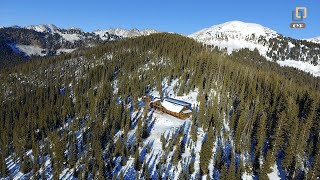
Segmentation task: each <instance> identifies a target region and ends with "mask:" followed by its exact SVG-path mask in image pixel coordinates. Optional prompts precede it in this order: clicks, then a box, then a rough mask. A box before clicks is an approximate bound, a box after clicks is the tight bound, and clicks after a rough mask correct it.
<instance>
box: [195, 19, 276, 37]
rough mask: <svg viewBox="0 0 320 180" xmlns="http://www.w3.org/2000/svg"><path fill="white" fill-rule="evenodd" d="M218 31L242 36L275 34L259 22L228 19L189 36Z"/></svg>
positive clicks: (216, 32) (210, 33)
mask: <svg viewBox="0 0 320 180" xmlns="http://www.w3.org/2000/svg"><path fill="white" fill-rule="evenodd" d="M218 33H224V34H238V35H242V36H247V35H252V34H254V35H255V36H275V35H276V34H277V33H276V32H275V31H273V30H271V29H269V28H267V27H264V26H262V25H260V24H256V23H247V22H242V21H229V22H225V23H222V24H218V25H214V26H211V27H209V28H205V29H203V30H200V31H198V32H196V33H194V34H191V35H190V37H198V36H203V35H205V34H207V35H209V36H210V35H212V34H218Z"/></svg>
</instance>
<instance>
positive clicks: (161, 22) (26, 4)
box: [0, 0, 320, 38]
mask: <svg viewBox="0 0 320 180" xmlns="http://www.w3.org/2000/svg"><path fill="white" fill-rule="evenodd" d="M296 6H305V7H307V8H308V17H307V19H305V20H304V21H305V23H306V24H307V28H306V29H290V27H289V24H290V22H291V13H292V11H293V10H294V9H295V7H296ZM232 20H240V21H244V22H254V23H258V24H261V25H264V26H266V27H269V28H271V29H273V30H275V31H277V32H279V33H281V34H283V35H285V36H290V37H295V38H310V37H316V36H320V1H319V0H255V1H253V0H233V1H230V0H222V1H214V0H184V1H181V0H171V1H170V0H149V1H147V0H143V1H142V0H110V1H109V0H101V1H98V0H91V1H83V0H78V1H74V0H54V1H43V0H41V1H40V0H28V1H26V0H1V6H0V26H12V25H20V26H26V25H32V24H55V25H57V26H58V27H63V28H68V27H79V28H81V29H83V30H85V31H92V30H96V29H107V28H110V27H121V28H135V27H136V28H138V29H144V28H154V29H158V30H160V31H170V32H177V33H181V34H190V33H192V32H195V31H198V30H200V29H203V28H206V27H210V26H212V25H216V24H219V23H224V22H226V21H232Z"/></svg>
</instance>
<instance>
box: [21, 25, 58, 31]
mask: <svg viewBox="0 0 320 180" xmlns="http://www.w3.org/2000/svg"><path fill="white" fill-rule="evenodd" d="M25 28H26V29H32V30H35V31H37V32H55V31H57V30H58V29H59V28H58V27H57V26H55V25H53V24H39V25H31V26H27V27H25Z"/></svg>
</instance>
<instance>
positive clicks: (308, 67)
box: [277, 60, 320, 77]
mask: <svg viewBox="0 0 320 180" xmlns="http://www.w3.org/2000/svg"><path fill="white" fill-rule="evenodd" d="M277 63H278V64H280V66H288V67H293V68H297V69H299V70H301V71H304V72H308V73H311V74H312V75H313V76H315V77H319V76H320V65H317V66H314V65H312V64H310V63H309V62H302V61H294V60H285V61H277Z"/></svg>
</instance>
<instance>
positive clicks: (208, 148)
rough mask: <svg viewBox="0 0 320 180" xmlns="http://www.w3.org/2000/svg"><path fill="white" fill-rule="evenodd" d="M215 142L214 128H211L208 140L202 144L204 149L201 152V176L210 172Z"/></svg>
mask: <svg viewBox="0 0 320 180" xmlns="http://www.w3.org/2000/svg"><path fill="white" fill-rule="evenodd" d="M213 141H214V132H213V128H212V127H211V126H210V127H209V131H208V136H207V140H206V141H205V142H204V143H203V144H202V147H201V150H200V171H201V174H208V172H209V169H208V166H209V163H210V160H211V158H212V149H213Z"/></svg>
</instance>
